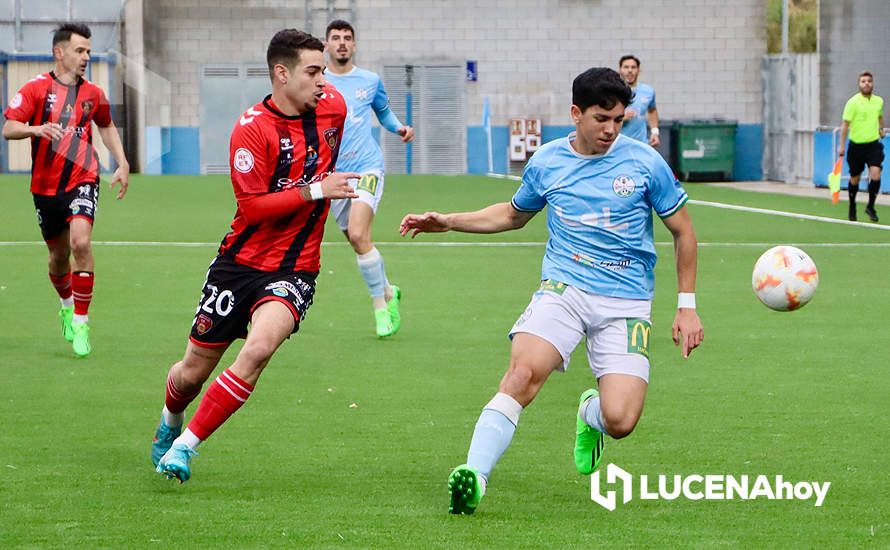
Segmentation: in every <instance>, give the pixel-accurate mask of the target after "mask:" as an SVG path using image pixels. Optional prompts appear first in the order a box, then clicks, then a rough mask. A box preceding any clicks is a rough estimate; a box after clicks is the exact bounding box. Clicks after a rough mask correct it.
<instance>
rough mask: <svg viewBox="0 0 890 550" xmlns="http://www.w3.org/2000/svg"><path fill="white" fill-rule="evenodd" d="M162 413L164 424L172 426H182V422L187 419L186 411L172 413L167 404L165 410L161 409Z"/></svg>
mask: <svg viewBox="0 0 890 550" xmlns="http://www.w3.org/2000/svg"><path fill="white" fill-rule="evenodd" d="M161 415H162V416H163V417H164V424H166V425H167V426H169V427H171V428H176V427H177V426H182V423H183V422H184V421H185V413H184V412H180V413H172V412H170V411H169V410H168V409H167V407H166V405H165V406H164V410H163V411H161Z"/></svg>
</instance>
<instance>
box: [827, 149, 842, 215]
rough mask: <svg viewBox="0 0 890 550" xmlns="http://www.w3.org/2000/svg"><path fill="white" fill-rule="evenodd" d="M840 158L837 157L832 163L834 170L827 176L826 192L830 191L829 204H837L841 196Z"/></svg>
mask: <svg viewBox="0 0 890 550" xmlns="http://www.w3.org/2000/svg"><path fill="white" fill-rule="evenodd" d="M842 160H843V159H842V158H841V157H838V159H837V162H835V163H834V170H832V171H831V173H830V174H828V190H829V191H831V204H837V201H838V200H839V199H840V196H841V166H842V165H841V162H842Z"/></svg>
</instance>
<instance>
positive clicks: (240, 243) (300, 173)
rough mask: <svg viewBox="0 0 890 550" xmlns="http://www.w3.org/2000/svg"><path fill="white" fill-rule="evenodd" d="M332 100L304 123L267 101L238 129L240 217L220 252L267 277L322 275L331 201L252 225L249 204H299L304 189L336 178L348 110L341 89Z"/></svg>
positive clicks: (234, 148)
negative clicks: (271, 200) (265, 199)
mask: <svg viewBox="0 0 890 550" xmlns="http://www.w3.org/2000/svg"><path fill="white" fill-rule="evenodd" d="M324 92H325V93H324V96H323V97H322V98H321V99H320V100H319V102H318V106H317V107H316V109H315V110H314V111H307V112H305V113H303V114H301V115H297V116H287V115H285V114H283V113H282V112H281V111H279V110H278V108H277V107H276V106H275V104H274V103H273V102H272V96H271V95H270V96H266V99H264V100H263V101H262V103H257V104H256V105H254V106H253V107H251V108H250V109H248V110H247V111H245V112H244V114H242V115H241V118H240V119H239V120H238V122H236V123H235V128H234V130H232V138H231V141H230V142H229V164H230V167H231V175H232V187H234V189H235V198H236V199H237V200H238V210H237V211H236V212H235V219H234V220H233V221H232V231H231V232H229V233H228V234H227V235H226V236H225V237H224V238H223V241H222V244H221V245H220V249H219V252H220V254H221V255H222V256H224V257H227V258H229V259H232V260H233V261H235V262H236V263H238V264H241V265H246V266H249V267H253V268H255V269H259V270H261V271H276V270H282V271H309V272H318V270H319V268H320V261H319V258H320V252H321V239H322V235H323V233H324V223H325V220H326V219H327V216H328V208H329V206H330V201H329V200H318V201H309V202H306V201H302V200H301V201H299V204H296V205H295V208H294V209H293V211H291V212H289V213H287V214H286V215H284V216H279V217H270V218H261V219H259V220H252V221H250V220H249V217H248V216H247V215H246V209H247V206H246V203H248V202H249V201H250V200H251V199H255V198H256V197H258V196H261V195H267V194H269V193H282V192H285V191H287V192H289V194H288V196H291V197H292V196H293V193H295V192H296V188H298V187H302V186H306V185H309V184H311V183H315V182H320V181H321V180H323V179H324V178H326V177H327V176H328V175H330V174H331V173H332V172H333V171H334V165H335V164H336V162H337V154H338V152H339V150H340V141H341V139H342V137H343V124H344V122H345V120H346V102H345V101H344V100H343V96H342V95H340V93H339V92H338V91H337V90H336V89H335V88H334V87H333V86H327V87H325V89H324ZM281 200H285V197H284V195H282V198H281Z"/></svg>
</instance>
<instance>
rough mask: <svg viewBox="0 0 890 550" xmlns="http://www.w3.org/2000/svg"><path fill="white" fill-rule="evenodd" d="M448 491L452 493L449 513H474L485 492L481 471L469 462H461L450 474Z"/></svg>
mask: <svg viewBox="0 0 890 550" xmlns="http://www.w3.org/2000/svg"><path fill="white" fill-rule="evenodd" d="M448 492H449V493H451V503H450V504H449V505H448V513H450V514H466V515H470V514H472V513H473V512H475V511H476V507H477V506H479V501H480V500H482V495H483V494H484V491H483V489H482V484H481V483H480V482H479V472H477V471H476V469H475V468H473V467H471V466H470V465H469V464H461V465H460V466H458V467H457V468H455V469H454V470H452V471H451V474H450V475H449V476H448Z"/></svg>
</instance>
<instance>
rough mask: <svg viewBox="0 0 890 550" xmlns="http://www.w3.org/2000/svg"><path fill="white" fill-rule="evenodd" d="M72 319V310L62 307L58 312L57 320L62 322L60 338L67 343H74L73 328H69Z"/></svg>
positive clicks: (71, 308)
mask: <svg viewBox="0 0 890 550" xmlns="http://www.w3.org/2000/svg"><path fill="white" fill-rule="evenodd" d="M73 318H74V308H73V307H64V306H62V309H60V310H59V320H60V321H61V322H62V338H64V339H65V340H67V341H68V342H73V341H74V327H72V326H71V319H73Z"/></svg>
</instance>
